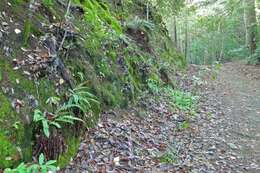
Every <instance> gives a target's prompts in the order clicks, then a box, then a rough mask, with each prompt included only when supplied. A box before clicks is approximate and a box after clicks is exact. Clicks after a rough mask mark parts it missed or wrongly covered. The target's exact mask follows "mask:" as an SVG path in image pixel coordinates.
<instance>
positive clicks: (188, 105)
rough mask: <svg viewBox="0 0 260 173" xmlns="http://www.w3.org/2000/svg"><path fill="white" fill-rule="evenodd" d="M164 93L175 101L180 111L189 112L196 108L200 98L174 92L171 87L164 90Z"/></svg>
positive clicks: (181, 92) (186, 93)
mask: <svg viewBox="0 0 260 173" xmlns="http://www.w3.org/2000/svg"><path fill="white" fill-rule="evenodd" d="M164 92H166V93H167V94H168V95H169V97H170V99H171V100H173V103H174V105H175V106H177V107H178V108H179V109H181V110H184V111H187V110H193V109H195V108H196V101H197V99H198V97H195V96H193V95H192V94H191V93H189V92H183V91H179V90H173V89H172V88H171V87H169V86H168V87H165V88H164Z"/></svg>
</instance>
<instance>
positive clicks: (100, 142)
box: [64, 62, 260, 173]
mask: <svg viewBox="0 0 260 173" xmlns="http://www.w3.org/2000/svg"><path fill="white" fill-rule="evenodd" d="M206 68H207V67H202V66H201V67H199V66H191V68H190V69H189V70H188V72H187V74H181V76H184V77H182V79H181V81H180V87H182V88H184V89H185V90H188V91H189V90H193V89H194V87H195V85H194V76H201V74H204V77H202V79H203V80H205V81H204V82H203V84H202V85H200V86H197V94H199V96H200V99H199V102H198V109H197V110H196V111H197V114H196V116H192V117H191V116H190V115H189V114H190V112H187V111H180V110H172V109H170V108H169V105H168V103H167V102H165V101H164V100H163V99H164V98H163V97H154V98H151V97H149V98H142V99H141V101H140V103H139V106H140V107H143V108H145V112H143V113H140V111H137V110H136V109H137V108H136V107H132V108H129V110H120V109H119V110H111V111H107V112H104V113H103V115H102V117H101V120H100V122H99V123H98V126H97V127H96V128H94V129H91V130H90V131H88V132H87V133H86V136H85V137H84V139H83V140H82V143H81V146H80V149H79V152H78V155H77V156H76V157H75V158H74V160H73V161H72V162H71V164H70V165H69V166H68V167H67V169H66V170H64V172H66V173H70V172H82V173H84V172H92V171H93V172H155V173H157V172H180V173H186V172H194V173H195V172H199V173H204V172H205V173H210V172H212V173H215V172H220V173H221V172H223V173H226V172H232V173H233V172H252V173H254V172H255V173H256V172H260V68H259V67H254V66H247V65H243V64H242V63H240V62H232V63H226V64H224V65H223V66H222V67H221V69H220V70H219V71H218V72H217V77H216V79H215V80H212V77H211V75H208V74H209V73H208V72H207V70H206V71H205V69H206ZM206 74H207V75H206ZM210 74H211V72H210ZM214 78H215V77H214ZM192 83H193V84H192ZM138 112H139V113H138ZM143 114H145V115H143Z"/></svg>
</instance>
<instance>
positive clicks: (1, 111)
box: [0, 92, 11, 120]
mask: <svg viewBox="0 0 260 173" xmlns="http://www.w3.org/2000/svg"><path fill="white" fill-rule="evenodd" d="M10 113H11V105H10V103H9V100H8V99H7V98H6V97H5V96H4V95H3V94H2V92H0V120H2V118H3V117H5V116H6V115H10Z"/></svg>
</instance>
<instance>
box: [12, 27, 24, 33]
mask: <svg viewBox="0 0 260 173" xmlns="http://www.w3.org/2000/svg"><path fill="white" fill-rule="evenodd" d="M14 32H15V33H16V34H20V33H21V32H22V31H21V30H20V29H17V28H16V29H15V30H14Z"/></svg>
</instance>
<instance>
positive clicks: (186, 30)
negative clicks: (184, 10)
mask: <svg viewBox="0 0 260 173" xmlns="http://www.w3.org/2000/svg"><path fill="white" fill-rule="evenodd" d="M185 20H186V21H185V43H184V53H185V58H186V60H187V58H188V19H187V18H186V19H185Z"/></svg>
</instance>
